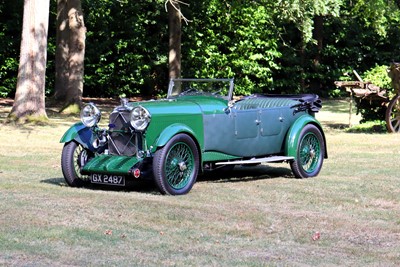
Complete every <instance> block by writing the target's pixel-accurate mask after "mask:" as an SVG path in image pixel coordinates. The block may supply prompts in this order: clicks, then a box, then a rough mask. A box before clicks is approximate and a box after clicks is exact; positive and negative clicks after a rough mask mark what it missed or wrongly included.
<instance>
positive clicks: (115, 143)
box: [108, 111, 137, 156]
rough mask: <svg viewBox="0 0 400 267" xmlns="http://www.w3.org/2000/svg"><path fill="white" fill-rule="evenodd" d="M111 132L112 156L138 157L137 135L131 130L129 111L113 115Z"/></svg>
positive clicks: (110, 147) (109, 147)
mask: <svg viewBox="0 0 400 267" xmlns="http://www.w3.org/2000/svg"><path fill="white" fill-rule="evenodd" d="M110 130H111V132H110V139H109V142H108V150H109V153H110V154H111V155H120V156H134V155H136V152H137V144H136V143H137V138H136V134H135V133H134V132H133V131H131V130H130V123H129V111H118V112H113V113H111V115H110Z"/></svg>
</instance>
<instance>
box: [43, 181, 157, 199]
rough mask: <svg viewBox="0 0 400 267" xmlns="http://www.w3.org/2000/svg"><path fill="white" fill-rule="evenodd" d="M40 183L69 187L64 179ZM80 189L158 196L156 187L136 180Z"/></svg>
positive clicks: (152, 183)
mask: <svg viewBox="0 0 400 267" xmlns="http://www.w3.org/2000/svg"><path fill="white" fill-rule="evenodd" d="M40 182H41V183H45V184H50V185H54V186H60V187H70V186H69V185H68V184H67V183H66V182H65V180H64V178H62V177H61V178H48V179H44V180H42V181H40ZM82 188H84V189H88V190H100V191H115V192H141V193H148V194H155V195H158V194H160V193H159V191H158V190H157V187H156V185H155V184H154V182H153V181H151V180H137V181H127V183H126V185H125V186H110V185H100V184H91V183H90V182H89V183H87V184H85V185H84V186H83V187H82Z"/></svg>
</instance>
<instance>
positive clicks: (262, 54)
mask: <svg viewBox="0 0 400 267" xmlns="http://www.w3.org/2000/svg"><path fill="white" fill-rule="evenodd" d="M184 12H185V14H187V13H188V14H190V15H189V17H190V16H191V17H190V19H192V20H193V23H190V24H189V25H188V27H185V29H184V36H183V48H182V49H183V54H184V55H185V56H184V59H183V61H182V65H183V68H182V69H183V73H184V75H185V76H186V77H215V78H218V77H234V78H235V79H236V81H235V84H236V93H237V94H250V93H252V92H262V91H265V92H271V91H273V88H272V86H273V80H272V73H273V71H274V70H276V69H279V66H278V65H277V64H276V63H275V62H276V58H278V57H280V56H281V54H280V52H279V51H277V37H278V35H277V31H276V27H275V25H274V22H273V21H272V17H271V15H270V14H271V13H273V10H272V7H271V6H267V5H266V6H264V5H260V4H258V3H257V2H255V1H251V2H250V3H246V4H242V2H241V1H217V0H211V1H201V2H196V3H192V4H191V6H190V8H188V10H187V11H184Z"/></svg>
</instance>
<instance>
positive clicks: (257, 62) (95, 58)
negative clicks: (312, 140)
mask: <svg viewBox="0 0 400 267" xmlns="http://www.w3.org/2000/svg"><path fill="white" fill-rule="evenodd" d="M51 3H52V5H51V16H50V29H49V51H48V67H47V89H46V93H47V95H48V96H51V95H52V93H53V87H54V72H55V68H54V51H55V47H54V44H55V17H56V14H55V13H56V10H55V8H56V3H55V1H52V2H51ZM82 4H83V8H84V13H85V24H86V27H87V30H88V31H87V40H86V41H87V45H86V60H85V83H84V84H85V87H84V95H85V96H93V97H113V96H118V95H121V94H126V95H128V96H129V95H138V94H141V95H163V94H165V92H166V85H167V82H168V72H167V68H168V65H167V64H168V62H167V55H168V23H167V22H168V21H167V12H166V11H165V9H164V1H163V0H148V1H127V0H121V1H111V0H97V1H89V0H83V1H82ZM22 9H23V3H22V1H3V2H1V3H0V81H1V83H0V97H13V96H14V93H15V87H16V77H17V71H18V59H19V58H18V57H19V45H20V36H21V23H22V12H23V10H22ZM182 9H183V13H184V14H185V16H186V17H187V18H188V19H189V20H191V22H189V23H188V24H187V25H185V24H183V39H182V53H183V55H182V70H183V71H182V75H183V76H184V77H203V78H204V77H234V78H235V79H236V82H235V83H236V86H237V92H236V93H237V94H250V93H254V92H268V93H300V92H317V93H318V94H320V95H322V96H336V95H340V94H342V93H343V92H342V91H340V90H336V88H335V86H334V84H333V82H334V81H335V80H339V79H342V78H343V75H344V73H351V70H352V69H356V70H357V71H358V72H359V73H364V72H366V71H371V69H373V68H375V66H382V65H383V66H387V65H389V64H390V62H392V61H396V60H397V61H399V60H400V53H399V45H398V44H399V43H400V28H399V26H398V25H400V24H399V19H400V16H399V8H398V7H397V6H396V5H395V4H394V2H393V3H392V1H386V0H377V1H370V0H357V1H354V0H353V1H346V0H325V1H311V0H307V1H295V0H291V1H279V0H278V1H271V0H260V1H239V0H233V1H225V0H210V1H191V2H190V6H187V7H186V6H184V5H182ZM316 16H322V17H323V26H324V27H323V32H322V34H323V35H322V36H323V38H322V39H321V41H322V44H323V48H322V50H319V47H318V43H317V41H316V40H314V36H315V29H314V28H313V20H314V19H315V17H316ZM51 25H53V26H51ZM318 57H319V58H318ZM317 58H318V62H317V61H316V59H317ZM316 62H317V63H316ZM352 79H354V77H352ZM378 82H380V81H378Z"/></svg>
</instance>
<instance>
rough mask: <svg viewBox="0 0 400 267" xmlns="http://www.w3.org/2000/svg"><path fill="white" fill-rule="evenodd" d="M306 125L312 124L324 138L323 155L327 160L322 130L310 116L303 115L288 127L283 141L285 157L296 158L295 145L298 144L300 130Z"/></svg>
mask: <svg viewBox="0 0 400 267" xmlns="http://www.w3.org/2000/svg"><path fill="white" fill-rule="evenodd" d="M307 124H314V125H315V126H316V127H318V129H319V130H320V131H321V134H322V137H323V138H324V146H325V149H324V150H325V155H324V158H328V151H327V147H326V139H325V134H324V131H323V130H322V127H321V124H320V123H319V122H318V121H317V120H316V119H315V118H314V117H312V116H310V115H303V116H301V117H299V118H298V119H297V120H296V121H295V122H294V123H293V124H292V126H291V127H290V129H289V131H288V133H287V135H286V141H285V144H286V146H285V155H286V156H291V157H294V158H297V144H298V142H299V137H300V133H301V130H302V129H303V128H304V126H306V125H307Z"/></svg>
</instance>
